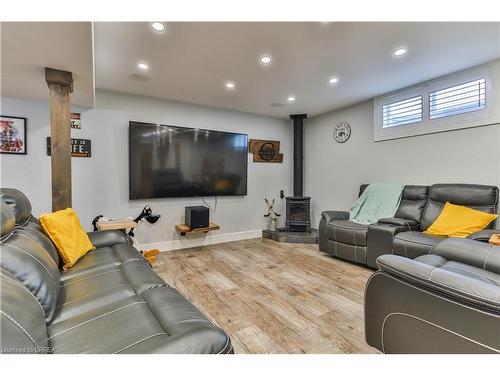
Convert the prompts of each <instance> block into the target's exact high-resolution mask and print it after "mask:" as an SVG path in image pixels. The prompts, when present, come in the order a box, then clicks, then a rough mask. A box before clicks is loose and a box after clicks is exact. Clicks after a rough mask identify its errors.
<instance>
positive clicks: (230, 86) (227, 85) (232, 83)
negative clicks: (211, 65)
mask: <svg viewBox="0 0 500 375" xmlns="http://www.w3.org/2000/svg"><path fill="white" fill-rule="evenodd" d="M235 87H236V85H235V84H234V82H232V81H229V82H226V89H228V90H233V89H234V88H235Z"/></svg>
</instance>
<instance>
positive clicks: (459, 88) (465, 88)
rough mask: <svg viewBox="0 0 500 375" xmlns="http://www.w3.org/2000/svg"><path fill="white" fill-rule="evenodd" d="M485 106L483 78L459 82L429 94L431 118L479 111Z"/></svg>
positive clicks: (484, 81)
mask: <svg viewBox="0 0 500 375" xmlns="http://www.w3.org/2000/svg"><path fill="white" fill-rule="evenodd" d="M485 106H486V80H485V79H484V78H481V79H477V80H474V81H470V82H466V83H461V84H459V85H455V86H452V87H449V88H446V89H441V90H437V91H434V92H431V93H430V94H429V117H430V119H431V120H433V119H438V118H442V117H448V116H455V115H460V114H462V113H467V112H473V111H480V110H483V109H485Z"/></svg>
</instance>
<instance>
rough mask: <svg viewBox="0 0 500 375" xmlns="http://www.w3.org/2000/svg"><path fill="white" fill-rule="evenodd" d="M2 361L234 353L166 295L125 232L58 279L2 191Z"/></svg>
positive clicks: (38, 239) (20, 210) (104, 236)
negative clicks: (19, 356) (28, 356)
mask: <svg viewBox="0 0 500 375" xmlns="http://www.w3.org/2000/svg"><path fill="white" fill-rule="evenodd" d="M0 194H1V240H0V266H1V269H0V271H1V283H0V285H1V316H0V318H1V321H0V323H1V327H0V328H1V348H0V349H1V351H2V353H231V352H232V346H231V341H230V338H229V336H228V335H227V334H226V333H225V332H224V331H223V330H221V329H220V328H218V327H216V326H215V325H214V324H212V323H211V322H210V321H209V320H208V319H207V318H206V317H205V316H204V315H203V314H202V313H200V312H199V311H198V310H197V309H196V308H195V307H194V306H193V305H192V304H191V303H190V302H189V301H187V300H186V299H185V298H184V297H183V296H182V295H180V294H179V293H178V292H177V291H176V290H175V289H173V288H171V287H169V286H168V285H167V284H166V283H165V282H164V281H163V280H162V279H161V278H160V277H159V276H158V275H157V274H156V273H155V272H154V271H153V270H152V269H151V268H150V266H149V265H148V263H147V262H146V261H145V259H144V257H143V256H142V255H141V254H140V253H139V252H138V251H137V250H136V249H135V248H134V247H132V246H131V245H130V243H129V239H128V237H127V236H126V235H125V234H123V233H122V232H120V231H103V232H92V233H89V237H90V240H91V241H92V243H93V244H94V246H95V247H96V249H95V250H93V251H90V252H89V253H87V254H86V255H85V256H84V257H83V258H82V259H80V260H79V261H78V262H77V263H76V264H75V265H74V266H73V267H72V268H70V269H69V270H67V271H61V270H60V268H59V265H60V259H59V255H58V253H57V251H56V249H55V248H54V245H53V244H52V242H51V240H50V239H49V238H48V237H46V236H45V234H44V233H43V232H42V231H41V229H40V226H39V225H38V224H37V222H36V220H35V219H34V218H33V217H32V215H31V205H30V202H29V201H28V199H27V198H26V196H25V195H24V194H22V193H21V192H19V191H17V190H15V189H1V192H0Z"/></svg>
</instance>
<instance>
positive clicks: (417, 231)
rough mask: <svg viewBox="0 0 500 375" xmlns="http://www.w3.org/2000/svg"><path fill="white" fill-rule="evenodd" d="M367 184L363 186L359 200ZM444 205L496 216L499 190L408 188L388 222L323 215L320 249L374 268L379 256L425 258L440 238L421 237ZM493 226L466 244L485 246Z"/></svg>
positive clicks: (332, 213) (451, 186) (341, 213)
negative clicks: (475, 242) (476, 242)
mask: <svg viewBox="0 0 500 375" xmlns="http://www.w3.org/2000/svg"><path fill="white" fill-rule="evenodd" d="M366 186H368V185H362V186H361V188H360V192H359V195H361V193H362V192H363V191H364V189H365V188H366ZM446 202H450V203H453V204H458V205H463V206H467V207H471V208H474V209H477V210H481V211H484V212H488V213H497V211H498V187H496V186H488V185H471V184H435V185H431V186H416V185H407V186H405V187H404V189H403V193H402V198H401V203H400V205H399V208H398V210H397V212H396V214H395V216H394V217H393V218H385V219H381V220H379V222H378V223H375V224H372V225H362V224H357V223H353V222H350V221H348V219H349V213H348V212H347V211H325V212H323V213H322V214H321V220H320V223H319V250H320V251H322V252H325V253H327V254H330V255H332V256H334V257H337V258H340V259H344V260H348V261H352V262H355V263H360V264H364V265H367V266H369V267H371V268H375V269H376V268H377V267H378V266H377V263H376V260H377V258H378V257H379V256H380V255H383V254H396V255H401V256H405V257H408V258H415V257H417V256H420V255H425V254H427V253H428V252H429V251H430V250H431V249H432V248H433V247H434V246H435V245H436V244H437V243H439V242H440V241H442V240H443V239H444V238H443V237H438V236H431V235H427V234H425V233H422V232H423V231H425V230H426V229H427V228H429V226H430V225H431V224H432V223H433V222H434V220H436V218H437V217H438V216H439V214H440V212H441V209H442V207H443V206H444V204H445V203H446ZM494 225H495V223H494V222H493V223H491V224H490V225H489V226H488V228H487V229H486V230H484V231H481V232H477V233H473V234H471V235H470V236H469V237H470V238H471V239H475V240H480V241H487V240H488V238H489V237H490V235H491V233H492V230H491V229H492V228H494Z"/></svg>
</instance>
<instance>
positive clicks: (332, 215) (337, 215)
mask: <svg viewBox="0 0 500 375" xmlns="http://www.w3.org/2000/svg"><path fill="white" fill-rule="evenodd" d="M321 217H322V218H324V219H325V220H326V222H327V223H330V222H331V221H333V220H349V211H323V212H322V213H321Z"/></svg>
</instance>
